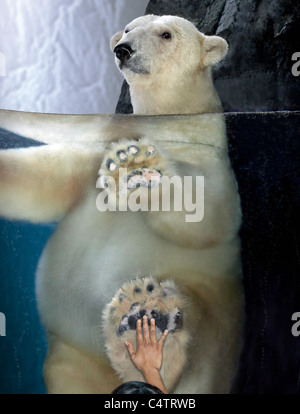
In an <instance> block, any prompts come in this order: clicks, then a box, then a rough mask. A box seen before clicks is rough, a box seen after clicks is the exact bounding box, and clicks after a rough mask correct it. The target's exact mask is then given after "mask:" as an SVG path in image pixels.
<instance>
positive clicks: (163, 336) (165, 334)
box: [159, 329, 169, 346]
mask: <svg viewBox="0 0 300 414" xmlns="http://www.w3.org/2000/svg"><path fill="white" fill-rule="evenodd" d="M168 333H169V332H168V330H167V329H166V330H165V332H164V333H163V334H162V336H161V338H160V340H159V344H160V345H161V346H163V344H164V342H165V340H166V338H167V336H168Z"/></svg>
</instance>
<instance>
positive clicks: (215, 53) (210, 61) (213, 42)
mask: <svg viewBox="0 0 300 414" xmlns="http://www.w3.org/2000/svg"><path fill="white" fill-rule="evenodd" d="M203 48H204V51H203V54H204V56H203V59H202V62H203V65H204V66H212V65H215V64H216V63H218V62H220V60H222V59H223V58H224V57H225V56H226V55H227V52H228V43H227V42H226V40H224V39H222V37H219V36H205V37H204V40H203Z"/></svg>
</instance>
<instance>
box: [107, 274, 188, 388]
mask: <svg viewBox="0 0 300 414" xmlns="http://www.w3.org/2000/svg"><path fill="white" fill-rule="evenodd" d="M186 306H187V301H186V298H185V297H184V296H183V295H182V294H181V293H180V291H179V289H178V287H177V286H176V285H175V283H174V282H173V281H172V280H166V281H164V282H162V283H158V282H157V281H156V280H155V279H154V278H152V277H146V278H142V279H140V278H139V279H136V280H133V281H130V282H128V283H125V284H124V285H123V286H122V287H121V289H119V291H118V292H117V294H116V295H115V297H114V298H113V299H112V301H111V302H110V303H109V304H108V305H107V307H106V309H105V311H104V314H103V322H104V324H103V326H104V334H105V346H106V351H107V355H108V357H109V359H110V361H111V364H112V366H113V368H114V369H115V370H116V371H117V372H118V374H119V375H120V377H121V378H122V379H123V381H131V380H138V379H139V380H141V381H143V377H142V376H141V374H140V373H139V372H138V371H137V369H136V368H135V367H134V365H133V364H132V362H131V360H130V357H129V354H128V352H127V350H126V348H125V345H124V344H125V341H129V342H131V343H132V344H133V345H134V346H136V324H137V321H138V320H139V319H142V318H143V317H144V316H145V315H146V316H148V323H149V324H150V320H151V319H152V318H154V319H155V326H156V335H157V340H159V339H160V337H161V335H162V333H163V332H164V331H165V330H166V329H167V330H168V331H169V335H168V337H167V339H166V341H165V344H164V351H163V352H164V353H163V364H162V368H161V375H162V378H163V381H164V383H165V385H166V387H167V388H168V389H172V388H173V386H174V385H175V383H176V382H177V380H178V378H179V376H180V374H181V372H182V370H183V367H184V365H185V363H186V352H187V345H188V342H189V333H188V331H187V329H186V328H185V322H184V319H185V308H186ZM174 361H176V364H175V365H174Z"/></svg>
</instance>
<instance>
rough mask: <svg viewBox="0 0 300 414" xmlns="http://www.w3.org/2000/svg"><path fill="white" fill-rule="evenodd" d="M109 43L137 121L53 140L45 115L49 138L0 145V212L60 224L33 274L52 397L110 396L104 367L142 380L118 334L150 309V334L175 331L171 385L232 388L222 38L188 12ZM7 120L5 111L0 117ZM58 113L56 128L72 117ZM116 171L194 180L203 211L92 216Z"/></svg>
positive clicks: (235, 224)
mask: <svg viewBox="0 0 300 414" xmlns="http://www.w3.org/2000/svg"><path fill="white" fill-rule="evenodd" d="M111 47H112V50H113V51H114V53H115V56H116V63H117V65H118V67H119V69H120V70H121V72H122V73H123V75H124V77H125V78H126V80H127V81H128V83H129V85H130V93H131V98H132V103H133V108H134V114H135V115H139V116H138V117H136V116H134V115H133V116H112V117H105V116H99V117H98V118H95V117H94V118H90V119H91V122H92V120H93V122H94V121H95V119H96V120H97V122H96V124H97V125H96V126H95V130H97V133H96V135H97V139H95V137H94V136H92V135H89V134H88V132H87V131H88V128H87V129H86V131H85V133H83V134H82V136H81V137H80V138H79V139H78V140H77V141H76V139H75V138H74V142H66V143H64V144H56V143H54V141H55V139H53V137H50V138H49V139H47V138H46V136H47V131H49V130H51V125H53V127H54V124H55V121H54V118H53V116H52V117H51V116H46V117H44V118H43V119H44V121H45V122H44V121H43V122H44V131H45V133H44V135H41V136H40V140H41V141H43V140H44V142H46V143H48V144H49V145H46V146H42V147H38V148H29V149H28V148H27V149H18V150H6V151H1V153H0V172H1V175H0V176H1V187H0V192H1V201H0V213H1V215H2V216H5V217H8V218H10V219H21V220H29V221H32V222H51V221H55V220H57V221H58V220H61V221H60V224H59V226H58V229H57V231H56V232H55V234H54V235H53V236H52V238H51V239H50V241H49V242H48V244H47V246H46V249H45V251H44V253H43V255H42V257H41V260H40V263H39V266H38V271H37V282H36V287H37V300H38V307H39V312H40V315H41V319H42V322H43V325H44V326H45V329H46V331H47V336H48V340H49V350H48V356H47V359H46V363H45V372H44V374H45V381H46V386H47V389H48V392H49V393H111V392H112V390H113V389H114V388H116V387H117V386H118V385H119V384H120V381H121V380H120V378H119V377H118V376H117V375H116V373H115V371H114V370H113V369H112V367H111V364H112V365H113V366H114V368H115V369H116V370H117V372H118V374H119V376H120V377H121V379H122V380H123V381H129V380H143V379H142V377H141V376H140V374H139V373H138V371H136V370H135V368H134V367H133V364H131V363H128V361H130V360H129V356H128V354H127V351H126V348H125V346H124V342H125V339H128V338H129V339H130V340H131V341H132V342H133V341H134V336H135V331H134V327H133V325H134V323H135V322H136V319H137V318H138V317H140V316H141V315H142V314H149V315H150V313H151V312H152V313H151V314H152V315H156V316H157V326H158V328H159V327H161V330H163V329H165V328H168V329H169V330H170V333H169V336H168V338H167V340H166V342H165V346H164V362H163V367H162V375H163V379H164V381H165V384H166V385H167V387H168V389H169V391H170V392H177V393H226V392H229V391H230V387H231V385H232V382H233V380H234V376H235V374H236V370H237V364H238V358H239V350H240V331H241V322H242V316H243V300H242V293H241V286H240V285H241V281H240V258H239V238H238V230H239V224H240V209H239V197H238V194H237V187H236V183H235V179H234V176H233V174H232V171H231V167H230V163H229V159H228V155H227V142H226V132H225V125H224V119H223V116H222V115H221V114H220V113H219V112H220V111H221V105H220V101H219V99H218V96H217V94H216V91H215V89H214V87H213V83H212V77H211V66H212V65H214V64H215V63H217V62H218V61H220V60H221V59H222V58H223V57H224V56H225V55H226V53H227V44H226V42H225V41H224V40H223V39H221V38H219V37H217V36H205V35H203V34H202V33H200V32H199V31H198V30H197V29H196V28H195V27H194V26H193V25H192V24H191V23H190V22H188V21H187V20H185V19H182V18H179V17H174V16H162V17H158V16H152V15H151V16H144V17H140V18H138V19H136V20H134V21H133V22H131V23H130V24H129V25H128V26H127V27H126V28H125V30H124V31H122V32H119V33H117V34H116V35H115V36H114V37H113V38H112V41H111ZM168 114H169V115H172V116H159V117H153V115H168ZM174 114H179V115H174ZM191 114H195V115H191ZM196 114H200V115H196ZM201 114H202V115H201ZM10 116H12V115H11V114H9V113H6V112H2V119H3V118H4V119H6V120H7V119H9V117H10ZM20 116H21V118H22V115H20ZM26 116H27V118H26ZM54 117H55V116H54ZM0 118H1V117H0ZM35 119H37V118H36V116H35V115H25V118H24V120H27V121H28V122H29V123H31V124H34V122H35ZM56 119H60V120H61V121H59V122H61V128H62V130H63V129H64V128H65V124H67V123H68V119H69V120H70V118H66V117H61V118H58V116H56ZM24 122H25V121H24ZM72 122H73V121H72ZM74 122H75V124H76V121H74ZM25 123H26V122H25ZM4 124H5V122H4ZM75 124H73V126H72V128H73V129H74V137H76V132H75V129H76V125H75ZM2 125H3V123H2ZM4 126H5V125H4ZM78 128H79V129H80V127H78ZM50 135H51V134H50ZM50 135H49V136H50ZM79 135H80V134H79ZM77 136H78V132H77ZM59 139H60V138H59V137H58V138H57V141H59ZM111 141H113V142H112V143H111ZM122 168H123V169H124V168H126V169H127V174H128V175H127V178H126V179H125V181H123V184H124V183H125V184H126V183H127V184H128V191H129V194H133V192H134V191H135V190H134V189H133V187H129V182H130V181H133V182H134V181H135V180H137V181H136V182H138V183H139V185H138V188H139V190H140V191H141V194H146V193H147V194H148V193H149V191H150V189H149V188H150V187H151V185H150V184H151V183H150V181H151V174H154V175H155V176H156V177H159V178H162V177H164V176H168V177H170V178H172V177H173V176H177V177H181V178H182V179H184V177H186V176H191V177H194V178H195V177H197V176H201V177H202V176H203V177H204V180H205V181H204V183H205V185H204V217H203V219H202V220H201V221H196V222H188V221H187V220H186V217H187V215H188V214H191V212H190V211H187V209H183V211H137V212H133V211H105V212H100V211H99V208H97V207H96V206H97V200H99V199H98V197H99V194H104V193H105V192H106V194H107V195H110V194H112V193H113V192H114V191H115V194H113V195H114V196H115V197H116V198H118V195H119V194H118V193H117V190H116V189H112V188H109V187H105V186H104V187H105V189H103V188H102V189H101V188H97V187H99V186H98V185H97V186H96V183H97V180H98V178H99V176H98V173H99V170H100V181H101V177H103V176H106V177H111V178H114V179H115V180H116V181H117V182H118V177H119V175H118V174H119V172H120V170H121V169H122ZM149 174H150V178H149ZM141 177H142V178H141ZM139 180H141V181H139ZM98 183H99V180H98ZM119 184H120V182H119ZM136 188H137V187H136ZM174 188H175V187H174ZM174 191H175V190H174ZM197 196H198V194H197V193H196V192H195V190H193V197H194V199H195V197H196V198H197ZM158 197H161V194H160V196H158ZM120 287H122V288H121V291H120V290H119V289H120ZM116 292H117V294H116ZM122 292H123V293H124V292H125V293H124V294H122ZM112 298H113V299H112ZM111 301H112V302H111ZM103 312H104V323H103V322H102V318H103ZM124 312H125V316H124ZM149 312H150V313H149ZM178 315H179V316H178ZM179 320H180V323H179ZM130 321H131V322H130ZM132 321H134V323H133V322H132ZM103 326H104V328H103ZM158 332H159V329H158ZM106 354H107V355H108V356H109V358H110V361H109V359H108V358H107V356H106ZM120 356H121V357H120Z"/></svg>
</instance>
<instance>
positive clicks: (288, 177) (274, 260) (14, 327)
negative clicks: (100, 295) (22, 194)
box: [0, 112, 300, 394]
mask: <svg viewBox="0 0 300 414" xmlns="http://www.w3.org/2000/svg"><path fill="white" fill-rule="evenodd" d="M299 116H300V113H299V112H298V113H292V112H273V113H265V114H264V113H249V114H242V113H239V114H226V115H225V118H226V124H227V132H228V141H229V154H230V159H231V163H232V166H233V169H234V172H235V175H236V179H237V182H238V186H239V192H240V197H241V205H242V214H243V223H242V228H241V240H242V264H243V284H244V291H245V300H246V324H245V345H244V349H243V352H242V355H241V362H240V370H239V374H238V378H237V380H236V383H235V387H234V392H237V393H244V394H252V393H297V392H298V391H299V385H300V384H299V365H300V336H298V337H296V336H293V335H292V333H291V328H292V325H293V322H292V315H293V313H295V312H297V311H298V312H299V311H300V308H299V304H300V283H299V274H300V257H299V248H300V234H299V224H298V222H299V220H297V217H298V214H299V207H300V194H299V188H300V185H299V184H300V177H299V174H300V168H299V166H300V140H299V137H300V130H299ZM24 145H25V146H26V145H27V146H28V145H29V146H30V145H33V142H32V141H30V140H27V139H25V138H22V137H18V136H16V135H14V134H11V133H10V132H7V131H3V130H1V131H0V147H2V148H8V147H12V146H24ZM55 228H56V226H55V225H54V224H53V225H49V226H39V225H30V224H24V223H19V222H18V223H12V222H9V221H4V220H1V221H0V293H1V294H0V312H2V313H4V314H5V316H6V337H0V393H1V394H4V393H8V394H10V393H11V394H14V393H23V394H27V393H30V394H38V393H44V392H45V387H44V383H43V376H42V365H43V361H44V358H45V355H46V350H47V345H46V341H45V335H44V330H43V328H42V326H41V324H40V321H39V316H38V313H37V308H36V299H35V276H34V275H35V269H36V266H37V263H38V259H39V257H40V254H41V252H42V250H43V248H44V246H45V244H46V242H47V240H48V238H49V237H50V236H51V234H52V233H53V232H54V230H55Z"/></svg>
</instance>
